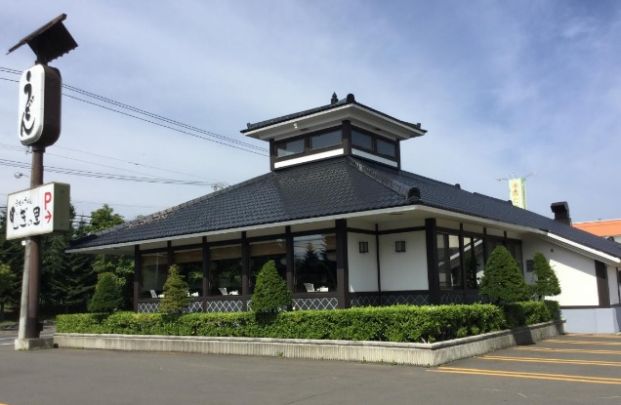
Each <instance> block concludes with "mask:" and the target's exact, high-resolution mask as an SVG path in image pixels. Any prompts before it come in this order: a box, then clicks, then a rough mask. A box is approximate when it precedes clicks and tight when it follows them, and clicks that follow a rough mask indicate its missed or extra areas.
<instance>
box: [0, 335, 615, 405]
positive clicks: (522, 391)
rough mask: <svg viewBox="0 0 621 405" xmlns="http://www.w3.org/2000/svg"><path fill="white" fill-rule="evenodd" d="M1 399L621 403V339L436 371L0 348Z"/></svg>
mask: <svg viewBox="0 0 621 405" xmlns="http://www.w3.org/2000/svg"><path fill="white" fill-rule="evenodd" d="M0 403H3V404H10V405H21V404H50V405H53V404H87V403H88V404H149V405H154V404H171V403H172V404H179V405H181V404H183V405H187V404H378V403H379V404H388V403H390V404H412V403H431V404H457V403H459V404H469V403H473V404H478V405H482V404H498V403H508V404H526V403H545V404H594V403H596V404H602V405H604V404H619V403H621V336H587V335H580V336H564V337H561V338H554V339H549V340H547V341H544V342H542V343H540V344H537V345H533V346H521V347H516V348H511V349H507V350H501V351H498V352H495V353H491V354H488V355H486V356H480V357H477V358H473V359H467V360H461V361H457V362H454V363H452V364H449V365H445V366H442V367H438V368H430V369H425V368H417V367H405V366H392V365H377V364H362V363H347V362H333V361H307V360H292V359H281V358H260V357H238V356H209V355H195V354H179V353H140V352H131V353H126V352H115V351H96V350H69V349H56V350H45V351H38V352H15V351H13V350H12V347H10V346H0Z"/></svg>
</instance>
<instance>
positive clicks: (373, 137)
mask: <svg viewBox="0 0 621 405" xmlns="http://www.w3.org/2000/svg"><path fill="white" fill-rule="evenodd" d="M351 130H355V131H358V132H360V133H362V134H365V135H369V136H371V149H367V148H364V147H362V146H359V145H354V144H353V141H352V142H351V146H350V153H351V149H358V150H361V151H363V152H367V153H370V154H372V155H375V156H377V157H380V158H384V159H387V160H391V161H393V162H395V163H397V168H398V169H401V148H400V146H399V140H398V139H391V138H388V137H385V136H382V135H380V134H378V133H377V132H372V131H368V130H366V129H363V128H360V127H357V126H355V125H352V126H351ZM350 136H351V133H350ZM377 139H381V140H383V141H386V142H392V143H394V144H395V156H390V155H384V154H381V153H379V152H378V151H377ZM378 163H380V164H382V163H381V162H378ZM393 168H394V167H393Z"/></svg>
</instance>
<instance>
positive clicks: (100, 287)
mask: <svg viewBox="0 0 621 405" xmlns="http://www.w3.org/2000/svg"><path fill="white" fill-rule="evenodd" d="M122 303H123V297H122V296H121V290H120V288H119V283H118V282H117V280H116V277H115V276H114V274H112V273H101V274H100V275H99V277H98V279H97V285H96V286H95V294H93V298H92V299H91V302H90V303H89V304H88V310H89V311H90V312H104V313H111V312H114V311H116V310H117V309H118V308H119V307H120V306H121V304H122Z"/></svg>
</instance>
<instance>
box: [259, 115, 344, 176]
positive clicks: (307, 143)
mask: <svg viewBox="0 0 621 405" xmlns="http://www.w3.org/2000/svg"><path fill="white" fill-rule="evenodd" d="M342 128H343V126H342V125H337V126H334V127H330V128H325V129H322V130H319V131H314V132H309V133H307V134H302V135H297V136H292V137H290V138H285V139H281V140H278V141H274V142H270V144H272V143H273V146H272V145H270V156H273V159H270V160H271V166H272V169H274V165H275V164H276V163H277V162H285V161H287V160H290V159H296V158H300V157H306V156H311V155H315V154H317V153H322V152H326V151H329V150H334V149H343V150H345V144H344V142H343V130H342ZM339 129H340V130H341V143H339V144H336V145H331V146H326V147H325V148H320V149H311V137H312V136H315V135H322V134H326V133H328V132H334V131H336V130H339ZM300 139H302V140H303V141H304V151H303V152H301V153H295V154H292V155H288V156H280V157H278V156H277V155H278V151H277V147H276V145H277V144H279V143H280V142H292V141H297V140H300ZM272 149H273V151H272ZM272 153H273V155H272Z"/></svg>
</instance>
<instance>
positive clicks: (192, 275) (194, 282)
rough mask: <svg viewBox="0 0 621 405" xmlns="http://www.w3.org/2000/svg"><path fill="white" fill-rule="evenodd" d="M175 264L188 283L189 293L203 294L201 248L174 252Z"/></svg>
mask: <svg viewBox="0 0 621 405" xmlns="http://www.w3.org/2000/svg"><path fill="white" fill-rule="evenodd" d="M175 264H176V265H177V267H179V272H180V273H181V275H182V276H183V279H184V280H185V281H186V282H187V283H188V288H189V290H190V293H191V294H196V295H197V296H198V295H202V294H203V249H191V250H180V251H176V252H175Z"/></svg>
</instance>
